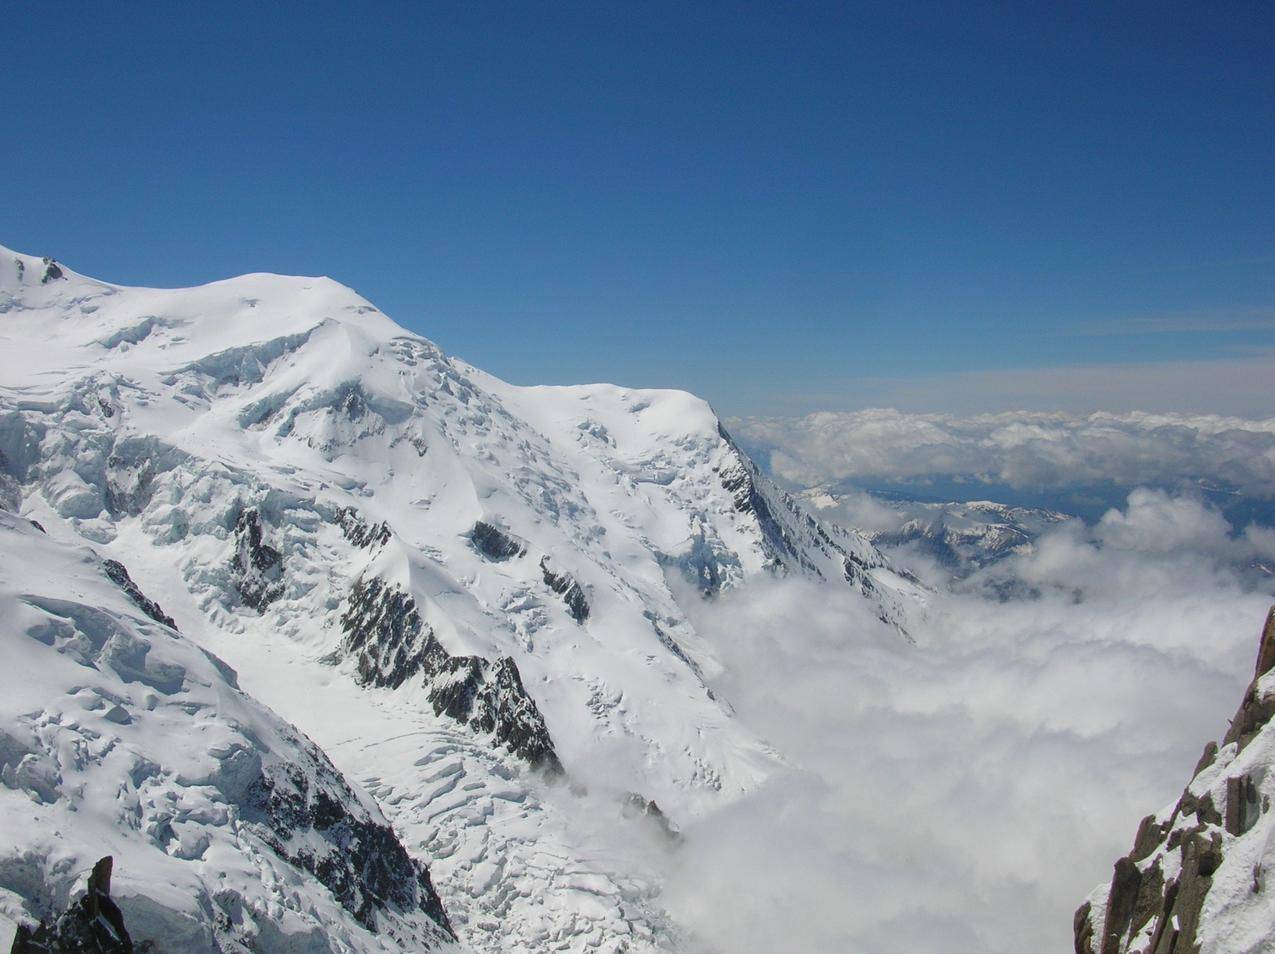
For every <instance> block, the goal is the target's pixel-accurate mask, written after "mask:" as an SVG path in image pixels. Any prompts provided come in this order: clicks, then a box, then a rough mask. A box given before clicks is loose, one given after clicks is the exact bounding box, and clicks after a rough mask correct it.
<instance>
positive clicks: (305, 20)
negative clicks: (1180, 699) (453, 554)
mask: <svg viewBox="0 0 1275 954" xmlns="http://www.w3.org/2000/svg"><path fill="white" fill-rule="evenodd" d="M195 6H196V5H195V4H176V3H172V4H82V3H70V4H60V3H49V2H45V3H39V4H31V3H24V2H16V3H13V4H10V5H9V6H8V7H7V8H6V10H5V13H4V30H3V34H2V35H0V56H2V60H0V62H3V70H0V93H3V103H4V118H3V126H2V127H0V128H2V129H3V134H2V135H3V140H2V141H3V149H0V172H2V173H3V182H4V186H3V190H4V191H3V195H4V198H3V202H0V244H5V245H9V246H11V247H15V248H19V249H22V250H23V251H29V252H32V253H37V254H53V255H55V256H57V257H58V258H60V259H61V260H63V261H65V262H67V263H68V264H70V265H71V266H72V267H74V268H76V269H78V270H79V271H82V272H86V273H88V274H92V275H95V276H98V277H102V278H105V279H108V280H112V281H117V282H123V283H130V284H150V285H170V284H193V283H198V282H203V281H208V280H211V279H214V278H220V277H225V276H227V275H231V274H236V273H240V272H245V271H278V272H289V273H301V274H328V275H331V276H333V277H334V278H337V279H339V280H340V281H342V282H345V283H346V284H349V285H352V286H354V287H355V288H357V289H358V290H359V291H360V292H361V293H363V294H364V295H366V296H367V297H369V298H371V299H372V300H373V301H374V302H376V303H377V304H378V305H379V306H380V307H381V308H382V309H383V310H385V311H386V312H388V313H389V314H390V315H392V316H393V317H394V318H396V319H397V320H398V321H399V322H400V323H402V324H405V325H407V326H408V327H410V328H412V329H414V330H417V331H419V332H421V333H423V334H425V335H427V336H429V337H431V338H433V339H434V340H435V341H437V342H438V343H439V344H441V345H442V346H443V347H444V348H446V349H447V350H449V351H451V352H452V353H455V354H458V355H460V356H462V357H464V358H466V359H467V360H470V361H472V362H473V363H475V364H478V365H480V366H482V367H485V368H486V369H488V370H491V371H493V372H495V373H497V374H499V375H501V376H503V377H506V378H508V379H511V380H514V381H519V382H525V383H533V382H546V383H568V382H581V381H592V380H614V381H617V382H619V383H623V384H632V385H658V386H678V387H686V388H690V389H692V390H695V391H697V392H699V393H701V394H704V395H705V396H707V397H709V398H710V399H712V400H713V401H714V402H715V403H716V404H717V405H718V407H719V409H720V410H722V411H724V412H726V413H736V414H739V413H753V412H758V413H766V412H778V411H804V410H810V409H814V408H816V407H825V406H826V407H853V406H855V405H857V404H863V403H889V402H890V401H891V398H892V396H895V397H897V396H898V394H900V393H902V392H900V391H899V385H900V384H901V383H902V384H905V385H906V384H907V383H908V382H918V381H919V382H926V381H928V382H929V385H927V386H928V387H930V388H931V390H930V391H924V389H922V391H923V392H924V393H925V394H928V395H929V396H928V397H921V398H916V400H918V401H921V402H922V403H925V402H929V403H931V404H934V403H937V404H942V403H943V402H944V400H945V398H944V394H943V390H942V387H939V389H938V391H937V392H936V391H934V389H933V388H934V382H935V381H938V382H942V381H944V380H949V379H950V380H952V381H954V382H959V381H965V380H973V379H974V378H978V380H979V381H981V384H979V385H978V386H979V387H983V388H984V389H985V390H986V389H987V388H989V387H990V389H991V392H992V397H991V398H989V399H988V401H989V402H990V403H992V404H994V403H995V394H996V389H997V387H998V386H997V385H996V384H995V383H994V382H995V380H996V378H995V375H996V374H997V373H1000V372H1012V373H1015V374H1021V370H1019V369H1035V368H1043V367H1054V368H1063V369H1066V368H1071V367H1076V366H1092V365H1095V364H1112V365H1113V366H1115V369H1116V370H1117V371H1119V370H1120V369H1121V368H1124V367H1127V366H1129V365H1131V364H1133V363H1138V364H1146V363H1150V364H1151V365H1153V366H1158V365H1159V364H1161V363H1166V364H1165V367H1166V368H1172V367H1178V366H1179V365H1180V364H1181V363H1182V362H1200V361H1202V362H1204V364H1203V365H1201V368H1202V369H1203V368H1204V367H1205V366H1206V365H1207V367H1208V368H1210V369H1212V370H1211V373H1221V374H1223V376H1227V377H1230V376H1229V375H1228V374H1227V372H1226V371H1225V368H1226V367H1227V362H1230V361H1233V360H1238V361H1241V362H1249V365H1250V367H1249V370H1250V371H1251V370H1252V368H1251V364H1252V362H1253V361H1258V362H1260V361H1263V360H1266V359H1267V358H1269V356H1270V355H1271V354H1272V350H1273V349H1275V5H1272V4H1271V3H1221V4H1203V3H1198V2H1193V3H1146V4H1143V3H1101V4H1092V5H1090V4H1072V3H1066V4H1060V3H1048V4H1032V3H1004V4H990V3H989V4H969V5H966V4H955V3H946V2H945V3H934V4H927V3H906V4H894V3H882V4H871V5H860V4H852V3H835V4H827V5H823V4H813V3H807V4H791V5H790V4H739V5H728V4H715V3H702V4H694V5H692V4H668V5H658V4H645V3H642V4H638V3H625V4H617V3H589V4H580V5H562V4H551V3H530V4H525V5H522V4H513V3H498V4H487V3H466V4H461V3H455V4H444V3H436V4H430V3H419V4H402V5H398V4H394V3H381V4H375V5H372V4H368V5H366V6H367V10H366V11H365V12H362V13H359V14H357V15H356V14H352V13H350V12H347V11H346V10H345V5H344V4H328V3H322V2H317V3H312V4H306V5H295V6H294V5H290V4H277V5H276V4H252V5H249V4H242V5H241V4H237V3H232V2H222V3H217V4H202V5H198V6H200V7H201V8H202V10H201V11H200V12H195V11H194V8H195ZM1259 367H1260V365H1259ZM1271 367H1272V369H1275V364H1272V365H1271ZM1219 369H1222V370H1221V371H1220V372H1219ZM1143 370H1145V369H1143ZM1175 373H1181V372H1175ZM1202 373H1203V372H1202ZM988 374H990V375H992V377H991V378H988V377H987V375H988ZM980 375H981V376H982V377H979V376H980ZM971 376H972V377H971ZM1028 378H1029V379H1030V374H1029V375H1028ZM878 379H884V383H881V384H880V385H879V387H878V386H877V385H871V386H870V385H866V384H865V382H871V381H875V380H878ZM1015 380H1019V379H1017V378H1016V379H1015ZM1148 380H1154V374H1153V375H1152V376H1151V378H1150V379H1148ZM1166 380H1171V376H1170V377H1169V378H1166ZM989 381H991V382H992V383H991V384H989V383H988V382H989ZM956 386H957V385H954V387H956ZM1158 386H1159V385H1155V384H1148V385H1143V387H1153V388H1154V387H1158ZM873 387H877V388H878V389H877V390H876V391H873V390H872V388H873ZM1204 390H1205V392H1206V393H1207V392H1208V388H1207V387H1206V388H1205V389H1204ZM936 394H937V396H935V395H936ZM1151 397H1152V396H1150V395H1149V396H1148V397H1147V401H1146V403H1154V402H1152V401H1151ZM1161 397H1163V395H1161ZM1045 400H1046V401H1047V400H1048V399H1045ZM1113 400H1116V399H1114V398H1113ZM1026 401H1027V399H1022V401H1021V402H1020V403H1022V402H1026ZM1129 402H1130V403H1135V404H1136V403H1138V398H1137V395H1136V394H1135V395H1132V396H1131V397H1130V398H1129ZM958 403H959V402H958ZM975 403H977V402H975ZM1161 403H1163V402H1161ZM1204 403H1207V400H1205V401H1204ZM1271 403H1272V407H1271V410H1270V413H1273V414H1275V401H1272V402H1271ZM936 409H941V408H936ZM1205 409H1207V408H1205ZM1254 410H1255V411H1256V410H1260V409H1259V408H1254Z"/></svg>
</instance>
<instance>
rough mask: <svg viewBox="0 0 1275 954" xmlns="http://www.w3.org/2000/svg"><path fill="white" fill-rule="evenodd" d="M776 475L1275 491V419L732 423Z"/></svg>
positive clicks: (911, 417) (860, 416) (895, 414)
mask: <svg viewBox="0 0 1275 954" xmlns="http://www.w3.org/2000/svg"><path fill="white" fill-rule="evenodd" d="M728 425H729V427H730V428H731V431H732V432H733V433H734V434H735V435H736V436H737V437H739V438H741V439H742V440H743V442H744V443H745V445H746V446H747V447H748V448H749V449H750V450H752V451H754V452H757V453H758V455H759V456H761V457H762V458H763V459H768V460H769V467H770V469H771V470H772V472H773V473H774V474H775V475H776V476H778V477H780V478H782V479H784V480H787V481H790V482H792V483H795V484H799V485H802V486H814V485H818V484H827V483H831V482H836V481H841V480H855V479H881V480H903V479H909V478H915V477H923V476H926V475H932V474H971V475H978V476H980V477H982V478H984V479H986V480H989V481H991V482H996V483H1004V484H1008V485H1010V486H1014V487H1066V486H1074V485H1077V484H1092V483H1098V482H1111V483H1115V484H1119V485H1123V486H1126V487H1130V488H1132V487H1136V486H1144V485H1156V484H1173V483H1176V482H1179V481H1182V480H1183V479H1206V480H1211V481H1214V482H1216V483H1219V484H1223V485H1226V486H1229V487H1234V488H1236V489H1239V490H1241V491H1243V492H1245V493H1250V494H1258V495H1264V496H1272V495H1275V419H1268V420H1248V419H1244V418H1235V417H1220V416H1216V415H1203V414H1147V413H1128V414H1109V413H1096V414H1084V415H1074V414H1065V413H1045V412H1039V413H1038V412H1028V411H1012V412H1006V413H1000V414H980V415H973V416H965V417H961V416H955V415H948V414H908V413H904V412H901V411H896V410H890V409H884V410H882V409H873V410H865V411H854V412H846V413H841V412H821V413H817V414H810V415H807V416H805V417H797V418H759V417H752V418H741V419H735V420H732V421H730V422H728Z"/></svg>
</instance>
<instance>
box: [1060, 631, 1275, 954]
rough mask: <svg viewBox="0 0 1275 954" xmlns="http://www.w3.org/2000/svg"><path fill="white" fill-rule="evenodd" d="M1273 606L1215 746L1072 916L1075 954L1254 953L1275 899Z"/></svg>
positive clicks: (1262, 944)
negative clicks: (1274, 880) (1247, 680)
mask: <svg viewBox="0 0 1275 954" xmlns="http://www.w3.org/2000/svg"><path fill="white" fill-rule="evenodd" d="M1272 715H1275V607H1272V608H1271V611H1270V613H1269V614H1268V615H1267V617H1266V626H1265V628H1264V629H1263V630H1262V636H1261V643H1260V646H1259V649H1258V654H1257V666H1256V673H1255V674H1254V676H1253V681H1252V683H1251V684H1250V685H1249V687H1248V690H1247V691H1246V692H1245V694H1244V698H1243V700H1242V702H1241V703H1240V707H1239V710H1238V711H1237V712H1236V713H1235V718H1233V719H1232V720H1231V724H1230V727H1229V728H1228V729H1227V732H1226V734H1225V736H1224V737H1223V739H1222V743H1221V747H1219V746H1218V745H1217V743H1214V742H1210V743H1209V744H1208V745H1207V746H1205V749H1204V753H1203V755H1201V756H1200V761H1199V764H1198V765H1196V767H1195V772H1194V773H1193V775H1194V777H1193V778H1192V779H1191V782H1190V783H1189V784H1188V785H1187V787H1186V789H1185V791H1183V793H1182V797H1181V798H1179V799H1178V800H1177V802H1176V803H1174V804H1173V805H1170V806H1167V807H1165V808H1163V809H1161V810H1160V811H1159V812H1157V813H1156V814H1154V815H1148V816H1147V817H1146V818H1144V819H1143V820H1142V824H1141V825H1140V826H1139V827H1138V833H1137V836H1136V837H1135V839H1134V844H1133V848H1132V849H1131V850H1130V852H1129V854H1128V855H1126V856H1125V857H1123V858H1121V859H1120V860H1119V861H1117V862H1116V865H1115V871H1114V873H1113V875H1112V880H1111V882H1110V883H1109V884H1105V885H1102V886H1100V887H1099V888H1097V889H1096V890H1095V891H1094V892H1093V893H1092V894H1091V895H1090V896H1089V898H1088V899H1087V900H1086V901H1085V902H1084V903H1083V904H1082V905H1081V906H1080V908H1079V910H1077V911H1076V918H1075V933H1076V952H1077V954H1132V952H1134V951H1139V952H1142V954H1172V952H1175V951H1194V952H1199V954H1259V952H1266V951H1270V950H1271V949H1272V925H1275V901H1273V900H1272V897H1273V896H1272V886H1271V885H1270V884H1269V881H1270V873H1271V871H1272V870H1273V869H1275V814H1272V813H1271V810H1270V809H1271V799H1272V796H1275V771H1272V769H1273V768H1275V722H1272V720H1271V717H1272Z"/></svg>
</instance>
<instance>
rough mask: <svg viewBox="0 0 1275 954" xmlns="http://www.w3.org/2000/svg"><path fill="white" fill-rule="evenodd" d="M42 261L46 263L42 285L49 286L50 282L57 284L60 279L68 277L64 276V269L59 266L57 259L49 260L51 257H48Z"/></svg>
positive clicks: (41, 280)
mask: <svg viewBox="0 0 1275 954" xmlns="http://www.w3.org/2000/svg"><path fill="white" fill-rule="evenodd" d="M42 261H43V262H44V274H43V275H42V276H41V277H40V284H41V285H47V284H48V283H49V282H55V281H57V280H58V279H59V278H65V277H66V276H65V275H64V274H62V269H61V268H60V267H59V266H58V263H57V261H56V260H55V259H52V258H49V256H47V255H46V256H44V258H43V259H42Z"/></svg>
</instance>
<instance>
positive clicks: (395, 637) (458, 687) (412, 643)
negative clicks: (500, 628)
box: [337, 578, 562, 775]
mask: <svg viewBox="0 0 1275 954" xmlns="http://www.w3.org/2000/svg"><path fill="white" fill-rule="evenodd" d="M341 628H342V630H343V631H344V633H345V637H344V639H343V640H342V644H341V649H340V650H339V651H338V654H337V655H338V657H342V658H344V657H349V656H353V657H354V659H355V676H356V679H357V680H358V682H359V683H360V684H362V685H365V686H366V685H372V686H383V687H388V688H391V689H396V688H398V687H399V686H402V685H403V684H404V683H406V682H407V681H408V680H409V679H414V678H420V679H422V680H423V682H424V683H425V686H426V697H427V698H428V699H429V702H430V705H431V706H432V707H433V709H434V713H435V715H446V716H448V717H450V718H452V719H455V720H456V721H457V722H461V723H463V724H466V725H469V726H471V727H472V728H474V729H475V730H476V731H479V732H486V733H491V734H492V736H493V737H494V739H495V741H496V742H497V743H498V744H500V745H503V746H505V747H506V748H507V749H508V750H509V751H510V752H513V753H514V754H515V755H518V756H520V757H522V758H523V759H526V760H527V762H529V763H530V764H531V765H532V766H533V767H535V768H540V769H544V770H545V771H547V772H549V773H550V774H555V775H556V774H561V772H562V763H561V761H559V759H558V755H557V752H555V751H554V747H553V739H552V738H551V737H550V736H549V729H548V727H547V726H546V725H545V720H544V716H542V715H541V713H540V709H539V708H538V707H537V706H536V703H535V700H533V699H532V698H531V696H530V695H529V694H528V693H527V690H526V688H525V687H524V686H523V684H522V676H521V674H520V673H519V672H518V665H517V663H515V662H514V661H513V659H511V658H509V657H508V656H505V657H502V658H500V659H498V660H496V661H495V662H492V661H490V660H487V659H483V658H482V657H481V656H453V655H451V654H450V653H449V652H447V650H445V649H444V648H443V647H442V644H440V643H439V641H438V638H437V637H436V636H435V634H434V631H433V629H432V628H431V627H430V626H429V624H428V623H426V622H425V620H423V619H422V618H421V615H420V612H419V611H418V610H417V608H416V601H415V600H413V599H412V597H411V596H409V595H408V594H407V593H405V592H403V590H402V589H400V588H398V587H396V586H389V585H386V584H385V583H384V582H383V581H381V580H380V579H377V578H372V579H366V580H364V579H360V580H359V581H358V582H356V583H355V585H354V588H353V589H352V590H351V592H350V596H349V599H348V600H347V602H346V609H345V612H344V613H343V614H342V616H341Z"/></svg>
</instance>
